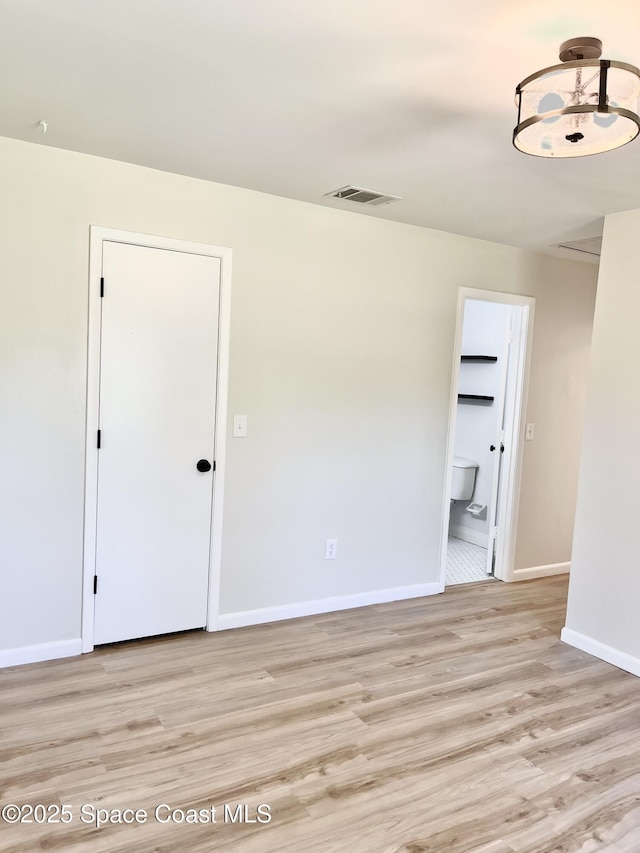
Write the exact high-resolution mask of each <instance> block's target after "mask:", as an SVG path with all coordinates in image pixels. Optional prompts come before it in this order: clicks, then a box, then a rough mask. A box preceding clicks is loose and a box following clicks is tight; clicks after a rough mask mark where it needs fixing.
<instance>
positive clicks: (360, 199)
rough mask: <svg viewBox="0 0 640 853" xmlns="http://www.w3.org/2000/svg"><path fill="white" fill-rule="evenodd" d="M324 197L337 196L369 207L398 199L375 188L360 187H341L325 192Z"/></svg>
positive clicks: (398, 197)
mask: <svg viewBox="0 0 640 853" xmlns="http://www.w3.org/2000/svg"><path fill="white" fill-rule="evenodd" d="M325 197H326V198H339V199H341V200H344V201H355V202H356V204H366V205H368V206H369V207H379V206H380V205H381V204H389V203H390V202H392V201H400V200H401V199H400V196H398V195H385V194H384V193H377V192H375V190H364V189H362V188H361V187H341V188H340V189H339V190H333V192H330V193H325Z"/></svg>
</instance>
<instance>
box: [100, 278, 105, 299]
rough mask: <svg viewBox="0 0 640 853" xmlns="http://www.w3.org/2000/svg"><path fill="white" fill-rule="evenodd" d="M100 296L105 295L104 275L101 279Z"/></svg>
mask: <svg viewBox="0 0 640 853" xmlns="http://www.w3.org/2000/svg"><path fill="white" fill-rule="evenodd" d="M100 296H101V297H102V296H104V276H103V277H102V278H101V279H100Z"/></svg>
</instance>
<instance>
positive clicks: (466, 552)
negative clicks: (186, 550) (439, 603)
mask: <svg viewBox="0 0 640 853" xmlns="http://www.w3.org/2000/svg"><path fill="white" fill-rule="evenodd" d="M486 569H487V549H486V548H481V547H480V546H479V545H472V544H471V542H464V541H463V540H462V539H456V538H455V536H449V541H448V543H447V577H446V585H447V586H450V585H452V584H457V583H474V582H475V581H486V580H494V578H493V577H492V575H488V574H487V571H486Z"/></svg>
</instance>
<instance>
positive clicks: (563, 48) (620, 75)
mask: <svg viewBox="0 0 640 853" xmlns="http://www.w3.org/2000/svg"><path fill="white" fill-rule="evenodd" d="M601 53H602V42H601V41H600V39H596V38H588V37H582V38H575V39H570V40H569V41H565V42H563V43H562V44H561V45H560V60H561V62H562V64H561V65H552V66H551V67H550V68H544V69H543V70H542V71H538V72H537V73H536V74H531V75H530V76H529V77H527V78H526V79H525V80H523V81H522V83H520V84H519V85H518V86H516V106H517V107H518V124H517V126H516V128H515V130H514V131H513V144H514V145H515V147H516V148H517V149H518V150H519V151H523V152H524V153H525V154H533V155H534V156H535V157H584V156H586V155H587V154H599V153H601V152H603V151H611V150H612V149H613V148H619V147H620V146H621V145H626V143H627V142H631V140H632V139H635V138H636V136H637V135H638V132H640V117H639V116H638V98H639V97H640V70H638V69H637V68H636V67H635V65H629V64H627V63H626V62H615V61H613V60H610V59H600V55H601Z"/></svg>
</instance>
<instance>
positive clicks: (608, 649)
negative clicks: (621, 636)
mask: <svg viewBox="0 0 640 853" xmlns="http://www.w3.org/2000/svg"><path fill="white" fill-rule="evenodd" d="M560 639H561V640H562V642H563V643H566V644H567V645H568V646H573V647H574V648H576V649H580V650H581V651H583V652H587V654H590V655H593V656H594V657H596V658H600V660H603V661H605V662H606V663H610V664H613V666H617V667H618V669H624V670H625V671H626V672H630V673H631V674H632V675H640V658H636V657H634V656H633V655H629V654H627V653H626V652H621V651H619V650H618V649H614V648H613V646H608V645H607V644H606V643H601V642H600V641H599V640H594V639H592V638H591V637H587V636H586V635H585V634H580V633H579V632H578V631H574V630H573V629H572V628H563V629H562V632H561V634H560Z"/></svg>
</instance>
